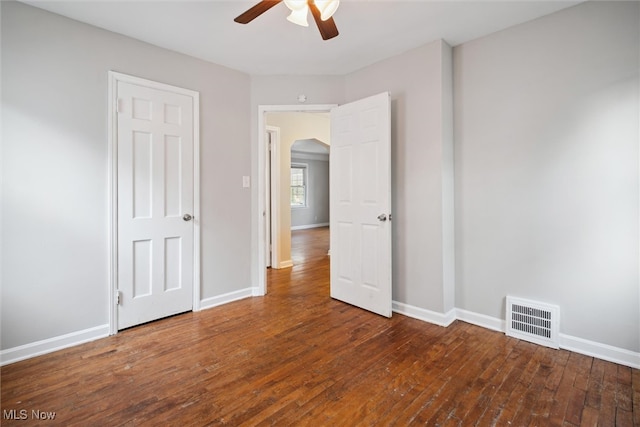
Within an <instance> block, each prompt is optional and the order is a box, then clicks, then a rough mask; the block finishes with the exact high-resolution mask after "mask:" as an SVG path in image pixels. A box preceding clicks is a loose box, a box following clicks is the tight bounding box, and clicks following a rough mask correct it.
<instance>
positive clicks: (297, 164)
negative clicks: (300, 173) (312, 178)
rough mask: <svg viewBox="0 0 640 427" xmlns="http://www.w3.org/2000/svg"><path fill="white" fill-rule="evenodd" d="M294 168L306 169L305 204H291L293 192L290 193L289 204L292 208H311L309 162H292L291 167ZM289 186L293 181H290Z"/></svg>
mask: <svg viewBox="0 0 640 427" xmlns="http://www.w3.org/2000/svg"><path fill="white" fill-rule="evenodd" d="M293 168H301V169H304V205H291V193H289V204H290V205H291V209H309V164H308V163H300V162H292V163H291V169H293ZM289 186H291V183H289Z"/></svg>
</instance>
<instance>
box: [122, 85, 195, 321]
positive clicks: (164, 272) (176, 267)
mask: <svg viewBox="0 0 640 427" xmlns="http://www.w3.org/2000/svg"><path fill="white" fill-rule="evenodd" d="M116 90H117V104H118V105H117V187H118V189H117V194H118V200H117V230H118V231H117V242H118V246H117V263H118V265H117V271H118V275H117V282H118V292H119V294H118V296H119V298H118V299H119V305H118V311H117V317H118V322H117V323H118V329H122V328H127V327H130V326H133V325H137V324H141V323H144V322H148V321H151V320H155V319H159V318H162V317H166V316H170V315H172V314H176V313H181V312H185V311H189V310H192V308H193V284H194V225H193V224H194V218H193V214H194V173H193V171H194V129H195V127H194V98H193V97H192V96H187V95H185V94H180V93H176V92H172V91H170V90H161V89H158V88H152V87H146V86H142V85H137V84H132V83H128V82H123V81H118V82H117V89H116ZM196 99H197V98H196Z"/></svg>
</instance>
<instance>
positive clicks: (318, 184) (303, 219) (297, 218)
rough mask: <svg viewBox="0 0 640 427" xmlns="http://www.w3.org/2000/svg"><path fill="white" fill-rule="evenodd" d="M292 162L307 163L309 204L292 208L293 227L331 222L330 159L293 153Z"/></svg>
mask: <svg viewBox="0 0 640 427" xmlns="http://www.w3.org/2000/svg"><path fill="white" fill-rule="evenodd" d="M291 163H304V164H306V165H307V176H308V193H307V206H306V207H304V208H291V227H292V228H293V227H299V226H305V225H314V224H328V223H329V161H328V160H312V159H309V158H306V157H305V158H298V157H296V155H295V153H291Z"/></svg>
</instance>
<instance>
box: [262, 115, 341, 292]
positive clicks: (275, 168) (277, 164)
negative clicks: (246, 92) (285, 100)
mask: <svg viewBox="0 0 640 427" xmlns="http://www.w3.org/2000/svg"><path fill="white" fill-rule="evenodd" d="M335 106H336V105H334V104H323V105H270V106H260V107H259V109H258V129H259V130H260V131H259V132H258V180H259V182H258V206H259V212H261V217H262V220H261V221H259V223H258V241H259V242H260V244H259V245H258V286H257V290H256V295H265V294H266V293H267V281H266V270H267V262H266V258H267V254H266V251H267V245H266V244H264V243H265V242H266V238H267V236H268V235H269V231H270V236H271V240H272V242H273V243H274V245H273V246H274V247H275V246H277V244H276V240H277V235H278V234H279V233H280V234H281V233H284V234H285V235H288V236H289V237H288V245H289V247H287V248H284V251H285V252H286V251H288V252H289V254H290V239H291V238H290V235H291V223H290V216H291V213H290V203H286V204H285V205H284V206H286V209H287V210H288V213H287V212H286V211H285V214H284V215H285V216H286V217H287V219H288V221H285V223H286V226H285V227H281V222H280V223H278V222H277V221H275V220H274V218H273V216H274V215H278V210H279V208H280V206H272V205H270V203H271V200H269V199H267V194H268V193H267V191H266V186H267V185H268V184H269V183H268V181H267V170H268V168H269V166H270V167H271V174H270V175H271V176H272V177H276V176H277V175H278V174H279V171H281V170H283V168H282V163H283V162H282V161H278V160H279V159H282V158H283V156H282V155H280V156H278V157H277V158H276V160H275V161H274V162H271V159H270V154H269V153H270V152H269V150H268V139H269V136H268V133H267V132H266V129H267V124H268V123H267V115H268V114H274V113H324V114H325V115H326V116H327V119H328V114H329V112H330V110H331V108H333V107H335ZM279 136H280V140H281V141H282V139H283V135H282V129H280V132H279ZM295 139H306V137H300V138H295ZM325 139H326V140H328V137H327V138H325ZM291 143H292V142H290V144H291ZM281 144H282V143H281V142H280V143H278V144H277V145H275V146H273V147H272V150H271V153H273V151H274V150H275V151H276V153H282V152H283V151H284V153H286V158H287V159H286V160H285V162H284V163H285V164H286V170H288V169H289V164H290V149H289V146H287V150H283V149H282V147H280V146H279V145H281ZM267 162H269V164H267ZM287 182H288V180H287ZM274 187H275V188H274ZM282 188H283V186H282V185H280V186H272V187H271V191H270V193H271V195H272V196H273V194H274V193H278V192H281V190H282ZM284 190H285V194H288V193H289V191H290V190H289V189H288V188H284ZM280 199H282V197H280ZM287 200H288V199H287ZM267 211H270V215H271V218H270V221H269V222H270V223H271V224H273V227H271V230H269V231H268V230H267V227H269V223H268V222H267ZM274 223H275V224H274ZM283 228H284V230H283ZM282 252H283V250H282V249H280V253H282ZM275 258H276V257H274V262H273V263H272V268H273V266H274V264H275V262H278V263H281V264H280V265H278V266H281V265H286V263H287V261H289V262H291V260H290V255H289V259H279V260H276V259H275Z"/></svg>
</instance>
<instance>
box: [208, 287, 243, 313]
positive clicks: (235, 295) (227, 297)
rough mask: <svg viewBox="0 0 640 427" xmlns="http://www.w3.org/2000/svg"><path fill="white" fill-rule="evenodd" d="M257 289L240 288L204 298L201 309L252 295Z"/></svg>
mask: <svg viewBox="0 0 640 427" xmlns="http://www.w3.org/2000/svg"><path fill="white" fill-rule="evenodd" d="M255 289H256V288H246V289H240V290H239V291H233V292H229V293H226V294H222V295H218V296H215V297H211V298H206V299H203V300H202V301H200V310H206V309H208V308H213V307H217V306H219V305H222V304H227V303H230V302H233V301H238V300H241V299H244V298H248V297H251V296H253V295H254V292H255Z"/></svg>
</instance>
